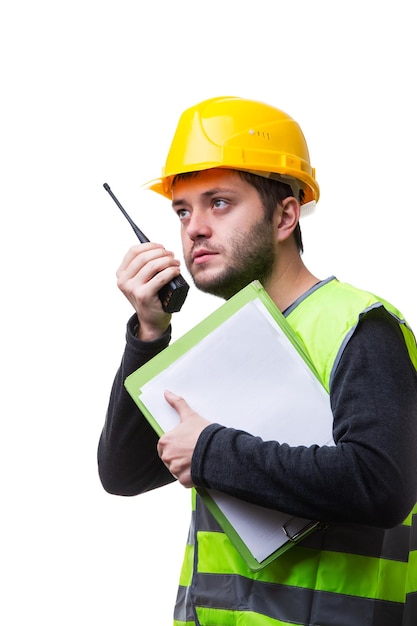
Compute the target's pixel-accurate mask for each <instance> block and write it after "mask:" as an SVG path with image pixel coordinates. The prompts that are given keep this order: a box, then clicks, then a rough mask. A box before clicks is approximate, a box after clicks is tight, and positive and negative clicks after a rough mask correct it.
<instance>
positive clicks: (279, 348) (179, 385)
mask: <svg viewBox="0 0 417 626" xmlns="http://www.w3.org/2000/svg"><path fill="white" fill-rule="evenodd" d="M125 387H126V389H127V391H128V392H129V394H130V395H131V396H132V398H133V400H134V401H135V403H136V404H137V406H138V407H139V409H140V410H141V412H142V413H143V414H144V416H145V417H146V419H147V420H148V421H149V423H150V424H151V425H152V427H153V428H154V429H155V431H156V432H157V434H158V435H162V434H163V433H164V432H166V431H168V430H171V429H172V428H174V427H175V426H176V425H177V424H178V419H179V418H178V415H177V413H176V411H175V410H174V409H173V408H172V407H171V406H170V405H169V404H168V403H167V402H166V400H165V398H164V397H163V392H164V390H165V389H170V390H171V391H173V392H174V393H176V394H178V395H180V396H183V397H184V398H185V399H186V400H187V402H188V404H189V405H190V406H191V407H192V408H193V409H194V410H195V411H197V412H198V413H200V414H201V415H203V416H204V417H205V418H206V419H208V420H210V421H212V422H216V423H220V424H222V425H224V426H227V427H232V428H238V429H240V430H245V431H247V432H249V433H251V434H252V435H255V436H259V437H261V438H262V439H264V440H276V441H280V442H283V443H287V444H288V445H291V446H298V445H305V446H309V445H313V444H316V445H329V446H332V445H334V441H333V436H332V426H333V415H332V411H331V408H330V399H329V394H328V392H327V391H326V389H325V388H324V386H323V384H322V382H321V381H320V379H319V376H318V374H317V372H316V370H315V368H314V365H313V363H312V361H311V359H310V357H309V355H308V353H307V351H306V349H305V347H304V345H303V344H302V342H301V340H300V339H299V338H298V336H297V335H296V333H295V332H294V330H293V329H292V327H291V326H290V324H289V323H288V322H287V320H286V319H285V317H284V316H283V315H282V313H281V312H280V311H279V309H278V308H277V307H276V305H275V303H274V302H273V301H272V300H271V298H270V297H269V295H268V294H267V292H266V291H265V289H264V288H263V287H262V285H261V283H260V282H259V281H254V282H252V283H250V284H249V285H248V286H247V287H245V288H244V289H242V290H241V291H239V292H238V293H237V294H235V295H234V296H233V297H232V298H230V299H229V300H228V301H227V302H225V303H224V304H223V305H221V306H220V307H219V308H218V309H217V310H215V311H214V312H213V313H211V314H210V315H209V316H208V317H207V318H205V319H204V320H203V321H201V322H200V323H199V324H197V325H196V326H195V327H194V328H192V329H191V330H189V331H188V332H187V333H186V334H184V335H183V336H182V337H180V338H179V339H177V340H176V341H175V342H173V343H172V344H171V345H170V346H168V347H167V348H165V349H164V350H163V351H162V352H160V353H159V354H158V355H156V356H155V357H154V358H152V359H151V360H150V361H149V362H148V363H146V364H145V365H143V366H142V367H140V368H139V369H138V370H136V371H135V372H134V373H133V374H131V375H130V376H128V377H127V378H126V380H125ZM301 390H302V391H301ZM248 469H249V468H248ZM197 492H198V493H199V495H200V496H201V498H202V499H203V501H204V503H205V504H206V506H207V507H208V509H209V510H210V512H211V513H212V514H213V516H214V517H215V519H216V520H217V522H218V523H219V525H220V526H221V528H222V530H223V531H224V532H225V533H226V534H227V535H228V537H229V539H230V540H231V542H232V543H233V544H234V546H235V547H236V548H237V550H238V551H239V552H240V554H241V556H242V557H243V558H244V560H245V561H246V563H247V565H248V566H249V567H250V569H252V570H254V571H257V570H260V569H261V568H263V567H264V566H265V565H267V564H269V563H271V562H272V561H273V560H274V559H275V558H277V557H278V556H280V555H281V554H283V553H284V552H285V551H286V550H288V549H289V548H291V547H292V546H293V545H295V544H296V543H297V542H298V541H300V540H301V539H302V538H304V537H305V536H307V535H308V534H310V533H311V532H313V531H314V530H315V529H316V528H317V527H318V526H319V525H320V524H321V522H320V521H314V520H306V519H302V518H296V517H294V516H292V515H288V514H285V513H281V512H279V511H275V510H272V509H268V508H266V507H262V506H259V505H256V504H252V503H248V502H244V501H242V500H240V499H238V498H235V497H233V496H229V495H228V494H225V493H222V492H219V491H216V490H213V489H200V488H198V489H197Z"/></svg>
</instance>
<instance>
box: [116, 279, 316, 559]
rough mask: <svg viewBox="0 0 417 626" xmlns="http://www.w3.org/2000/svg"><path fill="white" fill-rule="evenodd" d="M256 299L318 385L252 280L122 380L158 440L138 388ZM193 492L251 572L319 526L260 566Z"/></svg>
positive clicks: (213, 507)
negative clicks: (283, 334) (288, 341)
mask: <svg viewBox="0 0 417 626" xmlns="http://www.w3.org/2000/svg"><path fill="white" fill-rule="evenodd" d="M256 299H259V300H260V301H261V302H262V303H263V304H264V306H265V307H266V309H267V310H268V311H269V313H270V314H271V315H272V317H273V318H274V319H275V321H276V322H277V323H278V324H279V326H280V327H281V329H282V331H283V332H284V333H285V335H286V336H287V337H288V339H289V340H290V341H291V343H292V344H293V345H294V347H295V348H296V350H297V351H298V352H299V354H300V356H301V357H302V358H303V359H304V361H305V362H306V363H307V365H308V366H309V367H310V369H311V370H312V372H313V373H314V374H315V376H316V377H317V379H318V380H319V381H320V378H319V376H318V374H317V371H316V369H315V367H314V365H313V362H312V361H311V359H310V356H309V354H308V353H307V351H306V349H305V347H304V345H303V344H302V342H301V340H300V339H299V338H298V337H297V335H296V334H295V332H294V331H293V329H292V327H291V326H290V325H289V323H288V322H287V320H286V319H285V317H284V316H283V315H282V313H281V311H280V310H279V309H278V308H277V306H276V305H275V303H274V302H273V300H272V299H271V298H270V296H269V295H268V294H267V292H266V291H265V289H264V288H263V286H262V285H261V283H260V282H259V281H257V280H255V281H253V282H251V283H250V284H249V285H247V286H246V287H244V288H243V289H242V290H241V291H239V292H238V293H236V294H235V295H234V296H232V297H231V298H230V299H229V300H227V302H225V303H224V304H222V305H221V306H220V307H219V308H218V309H216V310H215V311H214V312H212V313H211V314H210V315H209V316H208V317H206V318H205V319H203V320H202V321H201V322H199V323H198V324H197V325H196V326H194V327H193V328H192V329H191V330H189V331H188V332H186V333H185V334H184V335H183V336H182V337H180V338H179V339H177V340H176V341H174V342H173V343H172V344H171V345H169V346H168V347H167V348H165V349H164V350H162V352H160V353H159V354H157V355H156V356H154V357H153V358H152V359H151V360H150V361H148V363H145V364H144V365H142V367H140V368H139V369H138V370H136V371H135V372H133V373H132V374H130V376H128V377H127V378H126V380H125V383H124V384H125V387H126V390H127V391H128V393H129V394H130V395H131V397H132V398H133V400H134V401H135V403H136V404H137V406H138V407H139V409H140V411H141V412H142V413H143V415H144V416H145V417H146V419H147V420H148V422H149V423H150V425H151V426H152V428H153V429H154V430H155V432H156V433H157V434H158V435H159V436H162V435H163V433H164V431H163V429H162V428H161V426H160V424H159V423H158V422H157V421H156V419H155V418H154V416H153V415H152V414H151V413H150V411H148V409H147V407H146V406H145V405H144V404H143V403H142V401H141V399H140V395H141V386H143V385H144V384H145V383H146V382H147V381H149V380H151V379H152V378H154V377H155V376H157V375H158V374H159V373H160V372H161V371H163V370H164V369H167V368H168V367H170V365H172V363H174V362H175V361H176V360H177V359H179V358H180V357H181V356H182V355H183V354H185V353H186V352H187V351H188V350H189V349H190V348H192V347H193V346H194V345H196V344H198V343H199V342H200V341H202V340H203V339H204V338H205V337H206V336H207V335H209V334H210V333H211V332H212V331H213V330H215V329H216V328H217V327H218V326H219V325H220V324H222V323H223V322H225V321H226V320H228V319H229V318H230V317H232V316H233V315H234V314H235V313H236V312H237V311H239V309H240V308H241V307H243V306H244V305H245V304H248V303H249V302H252V301H254V300H256ZM196 491H197V492H198V494H199V495H200V497H201V498H202V500H203V502H204V503H205V505H206V506H207V508H208V509H209V511H210V513H211V514H212V515H213V516H214V517H215V519H216V520H217V522H218V523H219V525H220V526H221V528H222V529H223V531H224V532H225V533H226V534H227V536H228V537H229V539H230V541H231V542H232V544H233V545H234V546H235V548H236V549H237V550H238V552H239V553H240V554H241V556H242V557H243V559H244V560H245V562H246V563H247V565H248V567H249V568H250V569H251V570H252V571H259V570H261V569H262V568H263V567H265V566H266V565H268V564H269V563H271V562H272V561H274V560H275V559H276V558H277V557H278V556H280V555H281V554H283V553H284V552H286V551H287V550H289V549H290V548H291V547H292V546H294V545H295V544H296V543H298V541H300V540H301V539H304V538H305V537H306V536H307V535H309V534H311V533H312V532H313V531H314V530H315V529H316V528H317V527H318V526H320V525H321V522H319V521H311V520H306V527H305V529H304V531H303V532H301V533H300V534H299V535H298V536H297V538H296V539H295V540H291V539H288V541H287V542H286V543H285V544H284V545H282V546H281V547H280V548H278V549H277V550H276V551H275V552H273V553H272V554H270V555H269V556H268V557H266V559H264V560H263V561H261V562H260V561H258V560H257V559H256V558H255V557H254V556H253V554H252V553H251V552H250V550H249V548H248V547H247V546H246V544H245V543H244V542H243V541H242V539H241V538H240V536H239V535H238V533H237V532H236V531H235V529H234V528H233V526H232V525H231V524H230V522H229V521H228V519H227V518H226V517H225V515H224V514H223V512H222V511H221V510H220V508H219V507H218V506H217V504H216V502H215V501H214V500H213V498H212V497H211V496H210V494H209V493H208V492H207V491H206V490H205V489H202V488H197V489H196Z"/></svg>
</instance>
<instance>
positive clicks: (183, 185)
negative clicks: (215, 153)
mask: <svg viewBox="0 0 417 626" xmlns="http://www.w3.org/2000/svg"><path fill="white" fill-rule="evenodd" d="M246 184H247V183H245V181H244V180H243V179H242V178H241V176H240V175H239V174H238V172H236V171H235V170H228V169H222V168H216V169H209V170H202V171H201V172H192V173H190V175H189V176H185V177H184V178H181V177H179V178H177V179H176V180H175V182H174V184H173V185H172V197H173V199H175V198H177V197H178V196H179V195H183V194H184V193H203V192H204V191H205V190H207V189H210V188H213V189H214V188H223V187H224V188H229V187H230V188H231V189H236V190H238V189H239V188H240V187H244V186H245V185H246Z"/></svg>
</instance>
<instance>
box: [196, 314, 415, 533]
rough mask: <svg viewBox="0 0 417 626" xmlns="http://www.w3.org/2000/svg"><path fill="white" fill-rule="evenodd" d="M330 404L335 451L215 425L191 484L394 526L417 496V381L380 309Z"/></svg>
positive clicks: (314, 513) (313, 514)
mask: <svg viewBox="0 0 417 626" xmlns="http://www.w3.org/2000/svg"><path fill="white" fill-rule="evenodd" d="M330 401H331V406H332V411H333V418H334V423H333V436H334V441H335V443H336V445H335V446H321V447H320V446H315V445H313V446H310V447H304V446H298V447H297V446H295V447H294V446H289V445H287V444H286V443H285V442H278V441H263V440H262V439H260V438H259V437H254V436H252V435H250V434H248V433H247V432H243V431H239V430H235V429H232V428H225V427H223V426H221V425H220V424H212V425H210V426H208V427H207V428H206V429H205V430H204V431H203V432H202V433H201V435H200V437H199V440H198V442H197V445H196V448H195V450H194V455H193V459H192V468H191V471H192V478H193V481H194V483H195V484H196V485H197V486H200V487H206V488H213V489H218V490H220V491H223V492H225V493H228V494H230V495H233V496H236V497H238V498H241V499H243V500H246V501H249V502H254V503H256V504H259V505H262V506H266V507H269V508H272V509H276V510H279V511H282V512H284V513H288V514H290V515H295V516H298V517H305V518H307V519H319V520H325V521H328V522H350V523H360V524H368V525H375V526H383V527H386V528H389V527H392V526H395V525H397V524H398V523H400V522H401V521H403V520H404V519H405V517H406V516H407V514H408V513H409V511H410V510H411V508H412V506H413V505H414V503H415V501H416V494H417V374H416V371H415V369H414V367H413V365H412V363H411V360H410V358H409V354H408V351H407V348H406V346H405V342H404V338H403V335H402V332H401V329H400V328H399V325H398V323H397V322H396V321H395V320H394V318H393V317H392V316H391V315H389V314H388V313H387V312H386V311H385V310H384V309H383V308H382V307H381V308H379V309H376V310H374V311H371V312H369V313H368V314H367V315H365V316H364V317H363V319H362V321H361V322H360V323H359V325H358V327H357V329H356V331H355V333H354V335H353V337H352V338H351V340H350V341H349V342H348V344H347V347H346V348H345V351H344V353H343V355H342V358H341V360H340V362H339V365H338V368H337V370H336V373H335V376H334V379H333V382H332V387H331V390H330ZM255 419H256V417H255ZM242 467H244V468H245V471H242Z"/></svg>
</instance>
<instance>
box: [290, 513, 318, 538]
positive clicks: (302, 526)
mask: <svg viewBox="0 0 417 626" xmlns="http://www.w3.org/2000/svg"><path fill="white" fill-rule="evenodd" d="M321 526H322V524H321V522H315V521H311V520H306V519H302V518H300V517H291V519H289V520H288V521H287V522H285V524H284V525H283V526H282V530H283V531H284V533H285V534H286V536H287V537H288V539H289V540H290V541H292V542H296V541H300V539H304V537H306V536H307V535H309V534H310V533H311V532H312V531H313V530H315V529H316V528H317V527H321Z"/></svg>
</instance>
